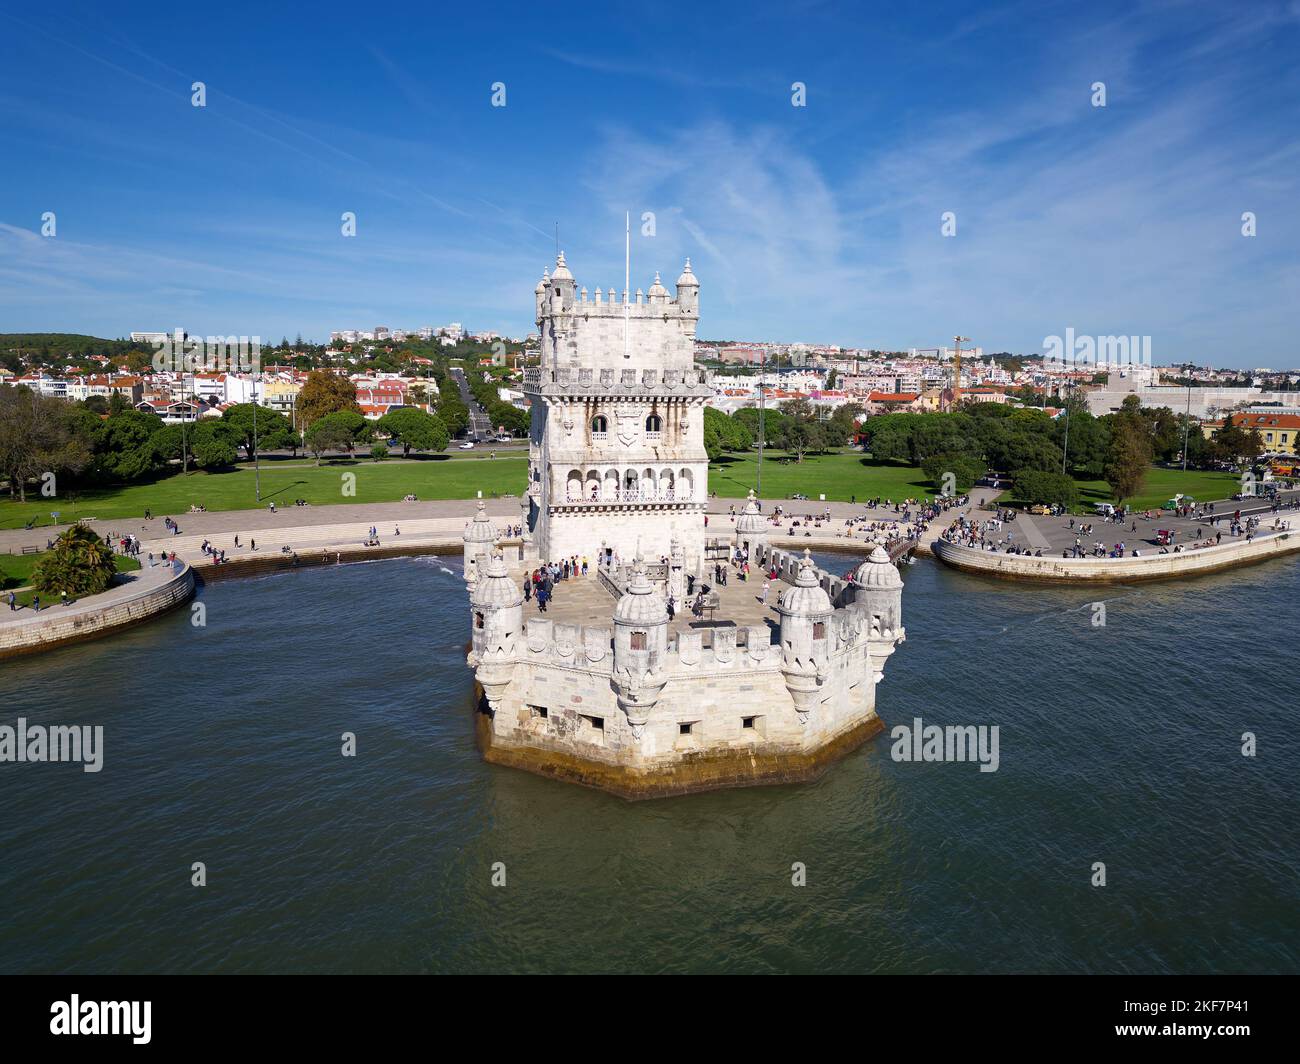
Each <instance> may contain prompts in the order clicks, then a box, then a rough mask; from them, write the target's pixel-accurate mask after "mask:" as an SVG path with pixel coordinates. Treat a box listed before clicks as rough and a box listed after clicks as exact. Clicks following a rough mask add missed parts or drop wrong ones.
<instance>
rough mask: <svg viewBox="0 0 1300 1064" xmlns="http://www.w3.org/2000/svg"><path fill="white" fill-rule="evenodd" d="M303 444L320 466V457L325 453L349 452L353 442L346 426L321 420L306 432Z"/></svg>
mask: <svg viewBox="0 0 1300 1064" xmlns="http://www.w3.org/2000/svg"><path fill="white" fill-rule="evenodd" d="M304 442H305V443H306V444H307V449H308V450H309V451H311V453H312V454H313V455H315V456H316V464H317V465H320V459H321V455H323V454H325V453H326V452H327V451H350V450H352V445H353V443H354V442H355V441H354V440H353V438H352V433H351V432H350V431H349V430H348V428H347V426H346V425H342V424H340V423H339V422H337V421H328V420H326V419H325V418H321V419H320V420H319V421H317V422H316V423H315V424H313V425H312V427H311V428H309V429H308V430H307V435H306V437H305V439H304Z"/></svg>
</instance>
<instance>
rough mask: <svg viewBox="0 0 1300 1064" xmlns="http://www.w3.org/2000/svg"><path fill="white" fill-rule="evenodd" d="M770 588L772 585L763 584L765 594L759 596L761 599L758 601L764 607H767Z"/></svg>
mask: <svg viewBox="0 0 1300 1064" xmlns="http://www.w3.org/2000/svg"><path fill="white" fill-rule="evenodd" d="M769 586H770V585H768V584H767V583H766V582H764V584H763V594H762V595H760V596H759V599H758V601H759V602H761V603H762V604H763V605H764V606H766V605H767V589H768V587H769Z"/></svg>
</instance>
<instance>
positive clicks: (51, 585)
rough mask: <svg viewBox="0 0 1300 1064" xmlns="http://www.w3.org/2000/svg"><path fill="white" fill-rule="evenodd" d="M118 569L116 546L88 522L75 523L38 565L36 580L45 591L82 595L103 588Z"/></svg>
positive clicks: (96, 592) (34, 579)
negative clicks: (101, 536)
mask: <svg viewBox="0 0 1300 1064" xmlns="http://www.w3.org/2000/svg"><path fill="white" fill-rule="evenodd" d="M116 572H117V563H116V562H115V561H114V559H113V549H112V548H111V547H109V546H108V545H107V544H106V543H104V541H103V540H101V539H100V538H99V536H97V535H96V534H95V533H94V532H92V531H91V530H90V529H89V528H87V527H86V526H85V525H73V526H72V527H71V528H70V529H68V530H67V531H66V532H64V533H63V535H61V536H60V537H59V538H58V539H57V540H55V543H54V549H53V550H52V551H50V552H49V553H48V554H47V555H45V557H44V558H42V559H41V560H40V561H39V562H38V563H37V564H36V568H35V569H33V570H32V583H33V584H34V585H35V587H36V590H37V591H40V592H41V593H43V594H58V593H60V592H62V591H66V592H67V593H68V597H69V598H80V597H82V596H83V595H96V594H98V593H99V592H101V591H103V590H104V589H105V588H107V587H108V584H109V581H110V580H112V579H113V575H114V574H115V573H116Z"/></svg>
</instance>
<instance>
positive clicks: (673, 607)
mask: <svg viewBox="0 0 1300 1064" xmlns="http://www.w3.org/2000/svg"><path fill="white" fill-rule="evenodd" d="M9 597H10V598H13V595H10V596H9ZM664 608H665V609H667V610H668V619H669V620H670V621H671V620H672V619H673V617H675V616H676V615H677V604H676V603H675V602H673V597H672V595H669V596H668V601H667V602H666V603H664Z"/></svg>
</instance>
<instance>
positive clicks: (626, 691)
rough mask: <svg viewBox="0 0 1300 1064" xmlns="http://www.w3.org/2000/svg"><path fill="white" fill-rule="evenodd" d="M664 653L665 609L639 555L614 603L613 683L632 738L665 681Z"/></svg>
mask: <svg viewBox="0 0 1300 1064" xmlns="http://www.w3.org/2000/svg"><path fill="white" fill-rule="evenodd" d="M667 656H668V610H667V608H666V607H665V606H664V600H663V597H662V596H661V595H660V594H659V592H657V591H656V590H655V589H654V587H653V586H652V585H651V584H650V581H649V580H648V579H647V577H646V571H645V562H644V561H642V559H641V557H640V556H639V555H638V557H637V559H636V561H635V562H633V563H632V579H631V581H630V582H629V584H628V587H627V591H626V592H625V593H624V594H623V596H622V597H621V598H620V599H619V600H618V605H617V606H615V607H614V678H613V687H614V693H615V694H616V695H617V696H618V706H619V708H620V709H621V710H622V711H623V713H624V714H625V715H626V716H627V722H628V724H629V725H630V726H631V728H632V736H633V738H636V739H640V738H641V733H642V731H643V730H644V728H645V726H646V722H647V721H648V720H649V719H650V711H651V710H652V709H654V707H655V704H656V703H657V702H658V701H659V695H660V694H661V693H662V691H663V689H664V685H665V684H666V683H667V682H668V674H667V672H666V670H665V665H666V663H667Z"/></svg>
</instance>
